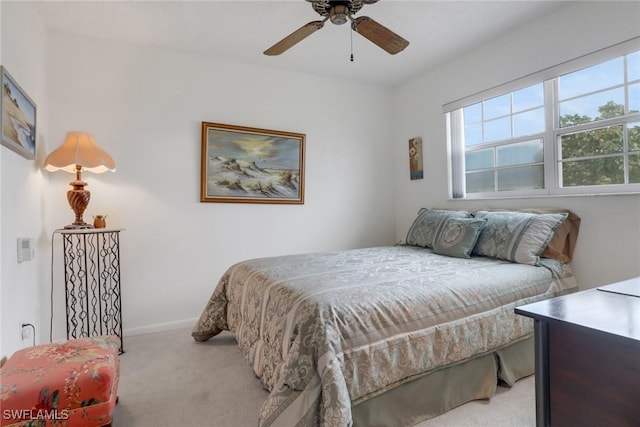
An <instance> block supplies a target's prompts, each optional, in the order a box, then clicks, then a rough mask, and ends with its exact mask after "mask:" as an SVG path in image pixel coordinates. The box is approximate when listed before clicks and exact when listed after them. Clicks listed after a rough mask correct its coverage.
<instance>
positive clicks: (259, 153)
mask: <svg viewBox="0 0 640 427" xmlns="http://www.w3.org/2000/svg"><path fill="white" fill-rule="evenodd" d="M304 142H305V135H304V134H301V133H293V132H283V131H276V130H267V129H257V128H250V127H243V126H234V125H225V124H220V123H209V122H202V158H201V172H200V181H201V182H200V201H201V202H221V203H288V204H303V203H304Z"/></svg>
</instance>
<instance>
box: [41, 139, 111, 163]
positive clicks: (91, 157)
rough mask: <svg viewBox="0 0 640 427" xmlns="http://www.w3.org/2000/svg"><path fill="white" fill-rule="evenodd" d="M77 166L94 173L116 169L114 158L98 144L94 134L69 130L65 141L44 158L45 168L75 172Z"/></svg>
mask: <svg viewBox="0 0 640 427" xmlns="http://www.w3.org/2000/svg"><path fill="white" fill-rule="evenodd" d="M76 166H81V167H82V170H83V171H84V170H86V171H89V172H94V173H102V172H106V171H112V172H113V171H115V170H116V163H115V162H114V161H113V158H112V157H111V156H110V155H109V153H107V152H106V151H104V150H103V149H102V147H100V146H99V145H98V143H97V142H96V139H95V138H94V137H93V136H92V135H89V134H88V133H83V132H69V133H67V137H66V138H65V140H64V143H63V144H62V145H61V146H60V147H58V148H56V149H55V150H53V151H52V152H51V153H49V155H48V156H47V158H46V159H44V168H45V169H46V170H48V171H49V172H53V171H57V170H64V171H66V172H70V173H75V172H76Z"/></svg>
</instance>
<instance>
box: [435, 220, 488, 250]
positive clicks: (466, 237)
mask: <svg viewBox="0 0 640 427" xmlns="http://www.w3.org/2000/svg"><path fill="white" fill-rule="evenodd" d="M486 222H487V219H486V218H456V217H449V218H447V220H446V221H445V223H444V225H443V226H442V227H441V228H440V230H439V231H438V235H437V236H436V239H435V241H434V243H433V252H435V253H437V254H440V255H448V256H453V257H457V258H470V257H471V251H472V250H473V247H474V246H475V244H476V241H477V240H478V236H480V232H481V231H482V228H483V227H484V225H485V223H486Z"/></svg>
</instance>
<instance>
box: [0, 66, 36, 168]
mask: <svg viewBox="0 0 640 427" xmlns="http://www.w3.org/2000/svg"><path fill="white" fill-rule="evenodd" d="M0 69H1V72H2V107H1V109H2V123H1V124H0V130H1V132H0V133H1V134H2V145H4V146H5V147H7V148H10V149H11V150H13V151H15V152H16V153H18V154H20V155H21V156H24V157H26V158H27V159H30V160H33V159H35V157H36V104H35V103H34V102H33V101H32V100H31V98H29V96H28V95H27V94H26V92H25V91H24V90H22V88H21V87H20V86H19V85H18V83H16V81H15V80H14V79H13V77H11V75H10V74H9V73H8V72H7V69H6V68H4V67H0Z"/></svg>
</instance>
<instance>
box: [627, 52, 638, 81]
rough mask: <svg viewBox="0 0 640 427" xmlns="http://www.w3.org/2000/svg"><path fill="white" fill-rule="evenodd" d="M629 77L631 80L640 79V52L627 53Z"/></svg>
mask: <svg viewBox="0 0 640 427" xmlns="http://www.w3.org/2000/svg"><path fill="white" fill-rule="evenodd" d="M627 79H628V81H630V82H632V81H634V80H639V79H640V52H636V53H632V54H631V55H627Z"/></svg>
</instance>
